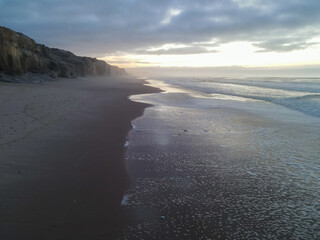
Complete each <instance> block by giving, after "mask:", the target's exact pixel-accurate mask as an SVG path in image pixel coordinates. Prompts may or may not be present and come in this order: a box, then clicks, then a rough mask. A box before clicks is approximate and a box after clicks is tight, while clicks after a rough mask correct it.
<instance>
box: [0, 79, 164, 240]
mask: <svg viewBox="0 0 320 240" xmlns="http://www.w3.org/2000/svg"><path fill="white" fill-rule="evenodd" d="M0 91H1V95H0V96H1V105H0V111H1V112H0V114H1V119H2V121H1V126H0V130H1V133H2V134H1V138H0V141H1V142H0V151H1V154H0V155H1V160H0V164H1V165H0V172H1V178H0V179H1V181H0V195H1V196H0V201H1V204H0V210H1V211H0V212H1V216H0V226H1V227H0V228H1V229H0V238H3V239H75V238H77V239H88V238H90V239H95V238H96V239H100V238H102V237H104V238H106V237H107V238H108V237H109V238H110V237H112V236H113V234H114V230H115V228H116V227H117V224H121V223H119V222H117V220H116V218H117V215H118V214H119V209H120V203H121V200H122V195H123V192H124V188H125V185H126V184H127V183H126V181H127V176H126V170H125V165H124V164H125V163H124V152H125V147H124V144H125V141H126V136H127V134H128V132H129V131H130V129H131V127H132V126H131V121H132V120H133V119H135V118H137V117H138V116H141V115H142V114H143V111H144V109H145V108H146V107H148V105H147V104H142V103H136V102H133V101H131V100H129V96H130V95H135V94H142V93H152V92H159V90H158V89H155V88H151V87H148V86H144V85H143V81H142V80H134V79H133V78H132V77H129V76H128V77H121V78H111V77H108V78H105V77H86V78H80V79H61V80H60V79H59V80H57V81H55V82H46V83H43V84H8V83H0Z"/></svg>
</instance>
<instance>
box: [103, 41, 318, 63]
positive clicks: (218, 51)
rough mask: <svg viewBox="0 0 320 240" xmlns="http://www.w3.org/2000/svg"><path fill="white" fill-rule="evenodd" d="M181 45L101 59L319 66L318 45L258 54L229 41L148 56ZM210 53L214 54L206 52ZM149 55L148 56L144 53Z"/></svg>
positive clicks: (250, 46) (250, 45) (246, 45)
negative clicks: (201, 50)
mask: <svg viewBox="0 0 320 240" xmlns="http://www.w3.org/2000/svg"><path fill="white" fill-rule="evenodd" d="M183 47H185V46H184V45H177V44H165V45H163V46H161V47H153V48H149V49H148V50H147V51H145V52H146V53H144V54H130V53H117V54H115V55H113V56H106V57H104V58H102V59H103V60H106V61H107V62H110V63H111V64H117V65H119V66H121V67H125V68H131V67H215V66H246V67H263V66H288V65H306V64H319V63H320V44H318V45H314V46H312V47H310V48H308V49H304V50H296V51H291V52H280V53H279V52H261V51H260V50H261V49H259V48H257V47H255V46H253V43H249V42H233V43H227V44H222V45H219V46H217V47H214V49H212V48H208V53H199V54H175V55H173V54H171V55H170V54H158V55H157V54H152V51H156V50H161V49H165V50H168V49H170V48H175V49H176V48H183ZM210 50H214V51H215V52H212V51H211V52H210ZM148 52H150V54H149V53H148Z"/></svg>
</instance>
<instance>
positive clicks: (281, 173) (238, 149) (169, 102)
mask: <svg viewBox="0 0 320 240" xmlns="http://www.w3.org/2000/svg"><path fill="white" fill-rule="evenodd" d="M147 82H148V83H149V84H150V85H151V86H154V87H159V88H161V89H162V90H163V91H164V92H162V93H155V94H146V95H135V96H131V98H130V99H131V100H133V101H136V102H141V103H147V104H152V105H153V106H152V107H150V108H147V109H146V110H145V112H144V114H143V116H141V117H139V118H137V119H135V120H134V121H133V124H134V128H133V129H132V130H131V131H130V133H129V146H128V150H127V155H126V162H127V166H128V170H129V173H130V176H131V179H132V181H133V182H134V184H133V186H132V188H130V189H128V190H126V191H125V201H123V203H122V205H123V206H122V209H123V215H124V216H125V217H124V219H125V223H124V229H123V239H170V240H171V239H230V240H234V239H270V240H275V239H279V240H280V239H288V240H289V239H310V240H313V239H318V238H319V237H320V235H319V234H320V225H319V221H320V211H319V206H320V202H319V199H320V191H319V189H320V174H319V170H320V164H319V156H320V152H319V144H320V131H319V129H320V128H319V126H320V120H319V118H318V116H319V113H320V112H319V110H320V108H319V106H320V104H319V103H320V101H319V100H320V98H319V95H318V91H319V87H320V85H319V80H318V79H307V78H292V79H291V78H252V79H251V78H250V79H248V78H244V79H241V78H212V77H206V78H188V77H185V78H162V79H159V80H156V79H155V78H153V79H152V80H147Z"/></svg>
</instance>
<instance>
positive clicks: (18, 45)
mask: <svg viewBox="0 0 320 240" xmlns="http://www.w3.org/2000/svg"><path fill="white" fill-rule="evenodd" d="M0 72H4V73H5V74H10V75H21V74H24V73H34V74H47V75H49V76H50V77H53V78H56V77H65V78H76V77H78V76H86V75H123V74H126V73H125V70H124V69H120V68H118V67H116V66H111V65H109V64H107V63H106V62H104V61H101V60H97V59H96V58H89V57H78V56H76V55H74V54H73V53H71V52H69V51H65V50H61V49H56V48H49V47H46V46H44V45H41V44H37V43H36V42H35V41H34V40H33V39H31V38H29V37H27V36H25V35H23V34H22V33H17V32H15V31H12V30H11V29H8V28H5V27H0Z"/></svg>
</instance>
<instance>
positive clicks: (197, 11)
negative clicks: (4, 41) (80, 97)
mask: <svg viewBox="0 0 320 240" xmlns="http://www.w3.org/2000/svg"><path fill="white" fill-rule="evenodd" d="M319 12H320V1H319V0H308V1H299V0H290V1H278V0H268V1H265V0H250V1H249V0H224V1H221V0H202V1H194V0H161V1H159V0H108V1H104V0H92V1H87V0H68V1H65V0H63V1H62V0H28V1H25V0H10V1H7V0H0V23H1V25H4V26H6V27H10V28H12V29H14V30H16V31H19V32H23V33H25V34H27V35H29V36H30V37H32V38H34V39H35V40H36V41H38V42H40V43H44V44H47V45H49V46H53V47H60V48H65V49H69V50H71V51H74V52H75V53H77V54H80V55H89V56H103V55H104V54H111V53H115V52H118V51H122V52H123V51H124V52H131V53H135V52H137V51H138V50H139V49H140V51H141V49H143V48H144V49H148V48H150V47H155V46H161V45H163V44H166V43H176V44H184V45H187V46H188V47H185V48H184V49H171V50H158V52H154V53H153V54H191V53H203V52H206V51H207V49H206V48H205V47H204V46H203V45H201V44H199V45H196V44H193V43H194V42H210V41H211V40H212V39H214V40H215V42H216V44H219V43H220V44H222V43H229V42H234V41H248V42H253V43H254V44H255V46H257V47H259V48H261V51H276V52H278V51H279V52H284V51H293V50H298V49H304V48H307V47H309V46H311V45H312V43H311V40H312V38H314V37H316V36H320V14H319ZM149 54H151V53H149Z"/></svg>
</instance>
